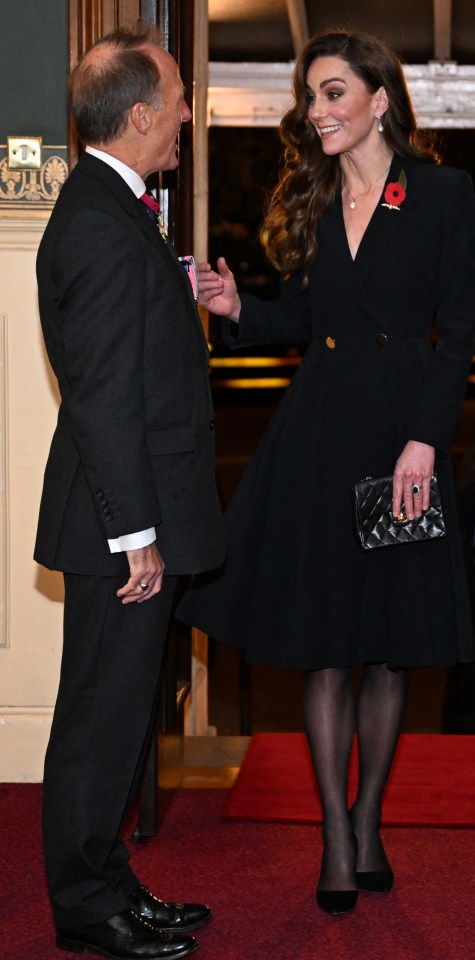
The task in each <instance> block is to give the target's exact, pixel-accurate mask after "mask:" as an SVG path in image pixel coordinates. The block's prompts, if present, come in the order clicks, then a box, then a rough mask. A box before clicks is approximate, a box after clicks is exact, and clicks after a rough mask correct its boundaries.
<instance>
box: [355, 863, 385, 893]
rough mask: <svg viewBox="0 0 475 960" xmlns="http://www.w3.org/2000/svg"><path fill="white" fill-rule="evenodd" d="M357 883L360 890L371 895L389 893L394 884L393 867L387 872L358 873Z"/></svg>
mask: <svg viewBox="0 0 475 960" xmlns="http://www.w3.org/2000/svg"><path fill="white" fill-rule="evenodd" d="M356 883H357V886H358V888H359V889H360V890H368V891H369V892H370V893H389V891H390V890H391V888H392V885H393V883H394V873H393V871H392V870H391V867H387V868H386V870H366V871H360V872H358V871H357V872H356Z"/></svg>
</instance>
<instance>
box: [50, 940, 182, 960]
mask: <svg viewBox="0 0 475 960" xmlns="http://www.w3.org/2000/svg"><path fill="white" fill-rule="evenodd" d="M56 946H57V947H59V949H60V950H69V953H99V954H100V955H101V956H102V957H110V958H111V960H124V957H123V956H122V957H120V956H119V954H117V953H109V952H108V951H107V950H104V949H103V947H97V946H95V945H94V944H92V943H83V942H82V941H81V940H69V939H68V938H67V937H61V936H57V937H56ZM198 947H199V943H198V942H197V943H196V944H194V945H193V946H192V947H191V948H190V949H189V950H187V951H186V953H183V951H182V952H181V953H168V954H164V955H163V957H162V958H161V960H181V957H189V956H190V954H192V953H194V952H195V950H197V949H198ZM150 960H153V958H150Z"/></svg>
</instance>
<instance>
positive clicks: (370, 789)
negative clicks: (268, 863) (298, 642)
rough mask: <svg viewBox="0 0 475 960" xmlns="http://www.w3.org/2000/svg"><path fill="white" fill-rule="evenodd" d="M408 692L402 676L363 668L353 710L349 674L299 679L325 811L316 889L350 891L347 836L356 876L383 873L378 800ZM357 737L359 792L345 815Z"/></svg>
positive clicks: (330, 672) (334, 671)
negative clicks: (353, 747) (359, 872)
mask: <svg viewBox="0 0 475 960" xmlns="http://www.w3.org/2000/svg"><path fill="white" fill-rule="evenodd" d="M406 690H407V670H390V669H388V667H387V666H386V664H380V663H378V664H366V665H365V667H364V670H363V676H362V681H361V687H360V693H359V698H358V703H357V706H356V708H355V703H354V698H353V690H352V684H351V670H350V669H349V668H338V667H332V668H329V669H326V670H309V671H307V672H306V673H305V679H304V715H305V723H306V730H307V737H308V742H309V746H310V752H311V755H312V760H313V766H314V770H315V774H316V778H317V782H318V786H319V790H320V796H321V802H322V811H323V826H322V834H323V842H324V853H323V859H322V870H321V874H320V881H319V888H320V889H322V890H352V889H355V886H356V883H355V858H354V846H353V840H352V832H354V833H355V835H356V837H357V840H358V860H357V869H358V870H359V871H369V870H383V869H384V868H385V867H386V866H387V860H386V855H385V852H384V848H383V845H382V842H381V839H380V836H379V821H380V817H381V800H382V795H383V790H384V787H385V784H386V780H387V777H388V774H389V770H390V767H391V762H392V759H393V756H394V751H395V748H396V744H397V739H398V735H399V731H400V728H401V722H402V717H403V712H404V705H405V701H406ZM355 731H356V733H357V736H358V755H359V778H358V793H357V797H356V800H355V803H354V805H353V807H352V810H351V813H350V814H349V813H348V808H347V786H348V766H349V760H350V754H351V748H352V744H353V736H354V733H355Z"/></svg>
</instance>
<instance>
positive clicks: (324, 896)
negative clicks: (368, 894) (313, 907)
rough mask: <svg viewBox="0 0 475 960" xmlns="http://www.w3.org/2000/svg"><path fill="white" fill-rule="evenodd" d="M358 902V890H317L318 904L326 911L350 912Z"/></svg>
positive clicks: (334, 912)
mask: <svg viewBox="0 0 475 960" xmlns="http://www.w3.org/2000/svg"><path fill="white" fill-rule="evenodd" d="M357 902H358V891H357V890H317V903H318V906H319V907H320V909H321V910H324V911H325V913H333V914H338V913H348V911H349V910H353V908H354V907H356V904H357Z"/></svg>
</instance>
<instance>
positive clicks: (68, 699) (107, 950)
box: [35, 30, 224, 960]
mask: <svg viewBox="0 0 475 960" xmlns="http://www.w3.org/2000/svg"><path fill="white" fill-rule="evenodd" d="M71 108H72V113H73V116H74V119H75V121H76V126H77V129H78V133H79V136H80V138H81V140H82V142H83V143H84V144H85V145H86V151H85V152H84V153H83V155H82V157H81V159H80V160H79V163H78V164H77V166H76V168H75V169H74V170H73V172H72V174H71V176H70V177H69V178H68V180H67V182H66V183H65V185H64V187H63V189H62V191H61V195H60V197H59V199H58V202H57V204H56V207H55V209H54V211H53V214H52V217H51V220H50V222H49V224H48V226H47V228H46V232H45V235H44V238H43V241H42V243H41V246H40V250H39V253H38V263H37V273H38V284H39V297H40V313H41V320H42V326H43V333H44V338H45V343H46V347H47V350H48V356H49V359H50V362H51V365H52V367H53V370H54V372H55V375H56V377H57V379H58V383H59V388H60V392H61V400H62V402H61V407H60V410H59V416H58V425H57V428H56V431H55V434H54V437H53V441H52V445H51V451H50V455H49V459H48V463H47V466H46V472H45V481H44V489H43V496H42V501H41V509H40V518H39V526H38V536H37V543H36V550H35V559H36V560H37V561H38V562H39V563H42V564H44V565H45V566H47V567H49V568H51V569H55V570H62V571H63V573H64V580H65V616H64V650H63V660H62V667H61V680H60V686H59V692H58V699H57V703H56V709H55V714H54V719H53V726H52V731H51V737H50V742H49V745H48V751H47V755H46V762H45V777H44V810H43V832H44V848H45V860H46V872H47V880H48V887H49V892H50V897H51V902H52V906H53V916H54V921H55V924H56V930H57V944H58V946H59V947H62V948H63V949H66V950H71V951H75V952H78V951H80V952H87V951H88V950H91V951H93V952H95V953H102V954H105V955H106V956H108V957H117V958H121V960H126V958H136V957H140V958H149V960H150V958H155V960H156V958H162V957H165V958H169V960H172V958H178V957H184V956H186V955H187V954H189V953H191V952H192V951H193V950H195V949H196V947H197V946H198V944H197V941H196V940H195V939H194V938H193V937H191V936H187V935H186V932H187V931H190V930H194V929H196V928H198V927H200V926H202V925H203V924H205V923H207V922H208V921H209V920H210V919H211V911H210V910H209V908H208V907H205V906H202V905H200V904H174V903H164V902H162V901H161V900H158V899H157V898H155V897H154V896H153V895H152V894H151V893H150V892H149V891H148V889H147V888H145V887H143V886H142V885H141V883H140V881H139V880H138V879H137V877H136V876H135V875H134V873H133V871H132V870H131V868H130V866H129V865H128V853H127V850H126V847H125V845H124V843H123V841H122V839H121V835H120V830H121V825H122V822H123V818H124V813H125V811H126V809H127V806H128V804H129V803H130V800H131V799H132V797H133V794H134V790H135V787H136V784H137V779H138V776H139V773H140V770H141V759H142V758H143V755H144V752H145V750H146V746H147V741H148V734H149V732H150V729H151V724H152V718H153V714H154V703H155V696H156V689H157V681H158V676H159V670H160V664H161V660H162V652H163V647H164V642H165V636H166V632H167V626H168V622H169V618H170V614H171V608H172V603H173V598H174V593H175V587H176V581H177V577H178V576H179V575H180V574H189V573H194V572H198V571H201V570H205V569H210V568H212V567H215V566H217V565H219V564H220V563H221V562H222V559H223V553H224V545H223V543H224V541H223V532H222V520H221V513H220V508H219V504H218V499H217V495H216V490H215V485H214V435H213V429H214V421H213V419H212V417H213V414H212V406H211V395H210V388H209V382H208V373H207V366H208V350H207V345H206V341H205V338H204V335H203V331H202V328H201V325H200V322H199V317H198V313H197V310H196V306H195V302H194V299H193V292H192V289H191V284H190V280H189V278H188V275H187V273H186V271H185V270H184V268H183V266H182V264H181V263H180V262H179V260H178V258H177V256H176V254H175V251H174V249H173V247H172V246H171V245H170V243H169V242H168V240H167V239H166V236H165V235H164V230H163V225H161V228H160V229H158V228H157V221H156V214H155V213H154V211H153V210H152V217H151V216H150V208H149V206H146V204H145V201H146V202H147V204H150V203H151V204H152V206H153V204H154V201H153V199H150V197H148V196H147V195H146V196H145V201H144V202H142V200H141V199H140V197H141V196H142V195H143V194H144V191H145V183H144V181H145V179H146V178H147V177H148V176H149V175H150V174H151V173H152V172H154V171H157V170H172V169H174V168H175V167H176V166H177V152H176V150H177V135H178V132H179V129H180V126H181V123H182V122H185V121H188V120H189V119H190V116H191V114H190V110H189V108H188V106H187V104H186V102H185V100H184V90H183V84H182V81H181V79H180V76H179V73H178V68H177V65H176V63H175V61H174V60H173V59H172V57H171V56H170V55H169V54H168V53H167V52H166V51H165V50H164V49H163V48H162V47H161V46H160V45H159V44H158V41H157V40H156V39H155V38H154V37H153V36H152V35H150V34H149V33H146V34H145V33H141V34H137V33H131V32H128V31H123V30H119V31H115V32H114V33H112V34H110V35H109V36H107V37H105V38H104V39H102V40H100V41H99V42H98V43H97V44H96V45H95V46H94V47H93V48H92V49H91V50H90V51H89V52H88V53H87V54H86V55H85V57H84V58H83V60H82V61H81V63H80V64H79V65H78V66H77V67H76V69H75V70H74V72H73V75H72V79H71Z"/></svg>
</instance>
